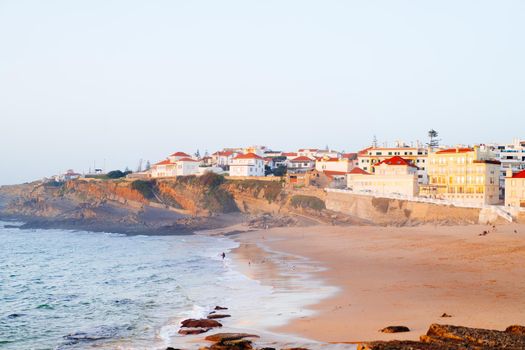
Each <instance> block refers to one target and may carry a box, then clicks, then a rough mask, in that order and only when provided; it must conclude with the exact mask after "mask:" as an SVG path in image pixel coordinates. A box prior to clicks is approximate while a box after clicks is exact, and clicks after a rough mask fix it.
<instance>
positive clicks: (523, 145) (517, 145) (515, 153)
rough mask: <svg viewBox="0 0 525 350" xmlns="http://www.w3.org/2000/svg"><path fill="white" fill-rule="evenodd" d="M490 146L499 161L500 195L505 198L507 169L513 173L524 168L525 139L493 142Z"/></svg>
mask: <svg viewBox="0 0 525 350" xmlns="http://www.w3.org/2000/svg"><path fill="white" fill-rule="evenodd" d="M490 147H491V148H492V150H493V151H494V152H495V153H496V157H497V160H499V161H500V162H501V168H500V176H499V182H500V197H501V198H505V188H506V176H507V170H509V169H510V170H512V172H513V173H517V172H520V171H521V170H525V141H520V140H519V139H514V140H513V141H512V143H508V144H493V145H490Z"/></svg>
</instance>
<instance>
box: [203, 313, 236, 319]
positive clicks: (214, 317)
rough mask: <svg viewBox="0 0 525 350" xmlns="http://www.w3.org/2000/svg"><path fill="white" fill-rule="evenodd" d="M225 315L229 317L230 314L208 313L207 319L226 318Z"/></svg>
mask: <svg viewBox="0 0 525 350" xmlns="http://www.w3.org/2000/svg"><path fill="white" fill-rule="evenodd" d="M226 317H231V315H226V314H209V315H208V319H210V320H213V319H216V318H226Z"/></svg>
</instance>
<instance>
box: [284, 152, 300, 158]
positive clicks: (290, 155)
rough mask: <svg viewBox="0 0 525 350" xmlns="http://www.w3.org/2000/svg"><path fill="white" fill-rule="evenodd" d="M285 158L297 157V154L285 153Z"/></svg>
mask: <svg viewBox="0 0 525 350" xmlns="http://www.w3.org/2000/svg"><path fill="white" fill-rule="evenodd" d="M283 156H285V157H297V153H295V152H285V153H283Z"/></svg>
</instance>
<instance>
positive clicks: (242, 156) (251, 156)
mask: <svg viewBox="0 0 525 350" xmlns="http://www.w3.org/2000/svg"><path fill="white" fill-rule="evenodd" d="M233 159H263V160H264V158H262V157H259V156H258V155H256V154H255V153H246V154H239V155H238V156H237V157H235V158H233Z"/></svg>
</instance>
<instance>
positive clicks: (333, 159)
mask: <svg viewBox="0 0 525 350" xmlns="http://www.w3.org/2000/svg"><path fill="white" fill-rule="evenodd" d="M317 160H318V161H320V162H338V161H339V160H340V159H339V158H323V157H320V158H317Z"/></svg>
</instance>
